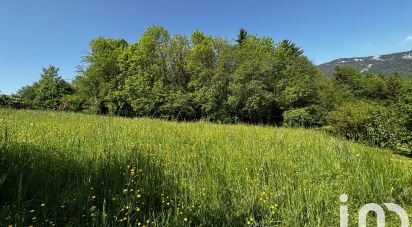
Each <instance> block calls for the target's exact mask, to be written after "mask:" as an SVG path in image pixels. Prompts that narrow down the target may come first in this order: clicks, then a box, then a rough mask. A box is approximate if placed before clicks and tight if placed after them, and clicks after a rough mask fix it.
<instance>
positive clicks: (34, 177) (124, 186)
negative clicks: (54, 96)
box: [0, 143, 179, 226]
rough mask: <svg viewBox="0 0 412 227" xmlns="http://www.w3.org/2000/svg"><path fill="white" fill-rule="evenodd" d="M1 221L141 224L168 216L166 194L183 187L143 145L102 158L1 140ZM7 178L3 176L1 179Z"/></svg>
mask: <svg viewBox="0 0 412 227" xmlns="http://www.w3.org/2000/svg"><path fill="white" fill-rule="evenodd" d="M1 178H4V181H3V183H2V184H0V225H1V226H8V225H9V224H13V225H17V226H27V225H31V224H36V225H51V224H55V225H57V226H64V225H74V226H85V225H87V226H96V225H97V226H103V225H110V226H112V225H136V224H137V223H139V222H142V223H143V222H146V221H150V222H151V221H156V220H155V219H156V217H163V218H167V215H168V212H170V211H168V210H167V209H166V208H165V207H164V206H163V203H162V200H163V196H165V195H171V194H172V193H175V194H176V193H177V192H178V190H179V189H178V187H177V185H175V184H174V182H172V181H171V180H169V179H167V177H166V176H165V175H164V171H163V170H162V168H161V167H160V166H159V165H154V164H153V162H152V161H150V160H149V159H148V158H147V157H145V156H144V155H142V154H141V153H140V152H139V151H138V150H137V149H134V150H133V151H130V155H128V156H127V157H126V158H119V157H117V156H116V155H115V154H106V155H105V156H104V158H100V159H99V161H95V160H92V159H90V160H84V159H79V157H76V156H74V155H71V154H70V151H61V150H58V149H57V148H54V147H36V146H33V145H28V144H17V143H8V144H7V145H6V146H4V145H3V146H1V145H0V179H1ZM0 183H1V181H0Z"/></svg>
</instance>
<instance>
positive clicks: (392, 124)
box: [328, 101, 412, 152]
mask: <svg viewBox="0 0 412 227" xmlns="http://www.w3.org/2000/svg"><path fill="white" fill-rule="evenodd" d="M328 121H329V123H330V125H331V126H332V128H333V132H335V133H336V134H338V135H341V136H345V137H346V138H349V139H354V140H357V141H362V142H366V143H368V144H371V145H376V146H379V147H386V148H390V149H396V150H403V151H407V152H410V142H409V141H410V139H411V138H412V137H411V132H410V130H408V129H407V127H406V121H405V118H403V117H401V115H400V113H399V111H396V109H395V108H393V109H392V108H391V107H384V106H382V105H379V104H376V103H369V102H364V101H360V102H350V103H345V104H343V105H342V106H341V107H339V108H338V109H337V110H336V111H333V112H331V113H330V114H329V116H328Z"/></svg>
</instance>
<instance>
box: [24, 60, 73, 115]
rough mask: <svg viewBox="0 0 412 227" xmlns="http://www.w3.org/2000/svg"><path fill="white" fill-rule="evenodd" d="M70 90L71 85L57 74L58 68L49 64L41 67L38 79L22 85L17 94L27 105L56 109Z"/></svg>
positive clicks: (71, 90)
mask: <svg viewBox="0 0 412 227" xmlns="http://www.w3.org/2000/svg"><path fill="white" fill-rule="evenodd" d="M72 92H73V89H72V87H71V85H70V84H69V83H67V82H66V81H64V80H63V79H62V78H61V76H60V75H59V69H58V68H57V67H55V66H49V67H48V68H43V72H42V74H41V78H40V80H39V81H37V82H35V83H33V84H32V85H30V86H25V87H23V88H22V89H20V90H19V91H18V92H17V95H18V97H19V98H20V99H21V101H22V102H23V103H24V105H26V106H27V107H31V108H43V109H58V107H59V105H60V104H61V102H62V98H63V97H64V96H65V95H69V94H71V93H72Z"/></svg>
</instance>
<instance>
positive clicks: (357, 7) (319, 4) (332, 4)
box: [0, 0, 412, 93]
mask: <svg viewBox="0 0 412 227" xmlns="http://www.w3.org/2000/svg"><path fill="white" fill-rule="evenodd" d="M154 24H156V25H162V26H164V27H165V28H166V29H167V30H169V32H171V33H181V34H190V33H191V32H192V31H194V30H196V29H199V30H201V31H203V32H206V33H208V34H212V35H219V36H222V37H225V38H228V39H234V38H235V37H236V35H237V33H238V31H239V28H240V27H244V28H246V29H247V30H248V32H249V33H252V34H257V35H260V36H270V37H272V38H273V39H274V40H275V41H279V40H281V39H285V38H287V39H290V40H292V41H293V42H296V43H297V44H298V45H300V46H301V47H302V48H303V49H304V51H305V53H306V55H307V56H308V57H309V58H310V59H311V60H313V61H314V62H315V63H316V64H319V63H323V62H326V61H329V60H332V59H334V58H338V57H352V56H365V55H378V54H384V53H390V52H397V51H405V50H412V37H411V38H410V40H409V41H407V37H409V36H412V1H410V0H402V1H401V0H345V1H343V0H323V1H319V0H308V1H306V0H288V1H285V0H281V1H280V0H279V1H275V0H272V1H270V0H264V1H263V0H262V1H258V0H255V1H241V0H240V1H239V0H238V1H229V0H226V1H225V0H203V1H200V0H199V1H196V0H190V1H189V0H176V1H172V0H150V1H149V0H117V1H115V0H111V1H109V0H68V1H56V0H36V1H33V0H1V1H0V91H1V92H3V93H13V92H15V91H17V90H18V89H19V88H20V87H22V86H23V85H27V84H30V83H32V82H33V81H36V80H38V79H39V77H40V71H41V68H42V67H46V66H48V65H49V64H53V65H56V66H57V67H59V68H60V73H61V75H62V76H63V78H65V79H71V78H73V77H74V76H75V74H76V73H75V68H76V66H77V65H78V64H79V63H80V62H81V57H82V56H84V55H85V54H86V53H87V51H88V44H89V42H90V40H92V39H93V38H95V37H97V36H106V37H112V38H124V39H126V40H127V41H129V42H135V41H136V40H137V39H138V38H139V36H140V35H141V34H142V32H144V30H145V29H146V28H147V27H149V26H150V25H154Z"/></svg>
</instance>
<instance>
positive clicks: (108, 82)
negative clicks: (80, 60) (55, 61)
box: [74, 37, 128, 113]
mask: <svg viewBox="0 0 412 227" xmlns="http://www.w3.org/2000/svg"><path fill="white" fill-rule="evenodd" d="M127 45H128V44H127V42H126V41H124V40H117V39H106V38H102V37H100V38H97V39H94V40H93V41H92V42H91V43H90V48H91V53H90V54H88V55H87V56H85V57H84V63H85V65H84V66H82V67H80V68H79V76H77V78H76V79H75V81H74V87H75V88H76V92H77V93H78V94H79V95H80V96H81V97H82V98H83V99H84V103H85V105H86V107H87V108H88V109H89V110H91V111H92V112H96V113H108V112H109V111H110V112H116V111H117V110H118V109H119V106H118V105H116V103H115V102H114V100H115V96H116V92H117V91H118V90H119V89H120V87H121V86H122V85H123V83H124V79H123V78H121V77H120V72H121V71H120V67H119V62H120V55H121V53H122V52H123V50H124V49H125V48H126V47H127Z"/></svg>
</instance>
